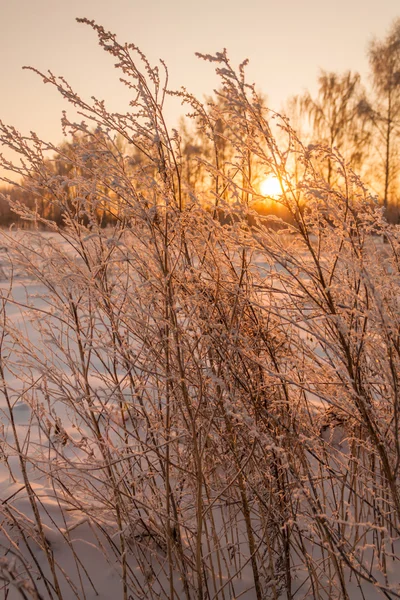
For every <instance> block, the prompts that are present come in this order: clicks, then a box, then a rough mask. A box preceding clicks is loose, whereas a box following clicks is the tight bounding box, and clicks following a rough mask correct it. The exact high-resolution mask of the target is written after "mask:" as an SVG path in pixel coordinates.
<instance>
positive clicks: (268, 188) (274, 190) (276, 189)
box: [260, 175, 282, 198]
mask: <svg viewBox="0 0 400 600" xmlns="http://www.w3.org/2000/svg"><path fill="white" fill-rule="evenodd" d="M260 194H261V195H262V196H265V197H268V198H278V197H279V196H282V186H281V184H280V182H279V179H278V178H277V177H276V176H275V175H268V177H266V178H265V179H264V180H263V181H262V182H261V183H260Z"/></svg>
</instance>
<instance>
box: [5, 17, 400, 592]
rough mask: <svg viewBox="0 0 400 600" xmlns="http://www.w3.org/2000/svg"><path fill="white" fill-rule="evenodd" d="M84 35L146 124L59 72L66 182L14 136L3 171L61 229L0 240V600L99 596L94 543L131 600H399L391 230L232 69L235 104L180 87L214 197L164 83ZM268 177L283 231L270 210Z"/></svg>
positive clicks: (224, 63) (219, 58)
mask: <svg viewBox="0 0 400 600" xmlns="http://www.w3.org/2000/svg"><path fill="white" fill-rule="evenodd" d="M85 22H86V23H88V24H89V25H90V26H91V27H92V28H93V29H94V30H95V31H96V33H97V35H98V37H99V41H100V44H101V45H102V47H103V48H104V49H105V50H106V51H107V52H109V53H111V54H112V55H113V56H114V57H115V59H116V61H117V67H118V68H119V69H120V70H121V72H122V79H123V81H124V83H125V84H126V85H127V86H128V87H129V88H130V90H131V91H132V97H133V100H132V106H131V111H130V112H129V113H128V114H115V113H110V112H108V111H107V108H106V107H105V105H104V104H103V103H102V102H100V101H97V100H95V99H94V100H93V102H92V103H91V104H88V103H86V102H85V101H83V100H82V99H81V98H80V97H79V96H78V95H76V94H75V93H74V92H73V90H72V89H71V88H70V87H69V86H68V84H67V83H66V82H65V81H64V80H63V79H58V78H56V77H55V76H53V75H52V74H51V73H49V74H47V75H44V76H43V78H44V81H45V82H48V83H50V84H52V85H54V86H56V87H57V89H58V90H59V91H60V92H61V94H63V96H65V97H66V99H67V100H68V101H69V102H71V103H72V104H73V105H74V106H75V107H76V108H77V109H78V110H79V112H80V113H81V114H82V115H83V118H84V121H82V122H79V123H75V122H70V121H69V120H68V118H67V116H66V115H64V118H63V124H64V128H65V131H66V132H67V133H68V134H69V135H70V139H71V140H72V143H71V146H70V148H71V151H70V152H69V154H68V156H62V158H63V160H65V161H66V162H67V163H68V164H69V166H70V168H69V169H68V172H67V173H66V174H65V175H57V176H55V175H54V171H53V170H52V169H51V168H50V164H49V162H48V161H47V159H45V156H46V157H47V156H48V150H51V151H52V152H53V153H55V156H56V158H55V159H54V160H56V159H57V157H58V158H60V154H61V155H62V152H63V150H62V148H59V149H58V148H57V147H55V146H52V145H51V144H46V143H44V142H43V141H41V140H39V139H38V138H37V137H36V136H34V135H33V134H32V135H31V136H30V137H24V136H22V135H20V134H19V133H18V132H17V131H16V130H15V129H13V128H11V127H7V126H5V125H4V124H2V125H1V129H0V139H1V141H2V142H3V143H5V144H8V145H9V146H10V147H12V148H14V150H16V151H17V152H18V153H19V154H20V156H21V157H22V159H23V163H21V166H13V165H11V164H10V163H8V164H7V165H6V166H8V168H9V169H10V170H14V171H16V172H18V173H19V174H20V175H21V176H23V180H22V181H23V184H20V185H23V186H24V187H27V188H29V190H30V191H31V192H32V191H33V192H34V193H35V195H36V197H37V198H38V202H40V199H41V198H42V197H43V196H44V195H46V198H49V197H50V198H51V199H52V202H53V203H54V204H55V205H56V206H58V207H59V208H60V210H62V213H63V218H64V222H65V225H64V227H61V228H60V227H58V226H57V225H56V224H55V223H53V222H52V221H50V220H46V219H45V218H44V217H43V216H41V215H39V214H38V213H36V212H35V211H32V210H29V209H27V208H26V207H24V205H23V204H21V205H19V206H16V205H15V206H14V208H15V210H17V211H18V212H19V213H20V214H21V215H22V216H23V217H24V218H25V219H27V220H31V221H33V222H34V224H36V225H38V224H40V223H43V224H45V225H46V226H47V229H48V230H50V231H51V232H52V233H51V234H49V233H43V232H41V231H39V230H37V229H36V230H35V229H33V230H31V231H26V232H13V231H5V232H2V234H1V235H2V246H3V247H4V248H5V249H6V250H7V252H4V253H3V254H4V256H7V260H6V259H5V260H4V268H3V271H4V273H5V274H6V275H7V278H6V279H4V278H3V281H2V285H1V291H2V305H1V315H2V328H1V338H0V348H1V358H0V384H1V396H2V398H1V411H2V412H1V419H2V422H3V432H2V441H1V453H2V454H1V457H2V461H3V468H4V471H7V473H8V474H6V476H5V477H6V478H8V482H9V484H8V485H9V488H8V492H9V493H5V494H4V498H3V499H2V502H1V508H0V515H1V531H0V542H1V552H2V558H1V559H0V579H1V581H2V590H3V591H2V594H3V597H4V598H13V597H18V594H20V596H22V597H23V598H46V599H47V598H57V599H61V598H63V599H70V598H92V597H95V596H96V593H97V592H98V593H101V592H102V590H100V589H97V586H98V581H97V578H96V577H97V575H98V573H96V569H95V570H94V572H93V569H92V570H91V566H90V564H88V560H89V559H88V553H89V550H85V545H83V546H82V544H81V542H82V538H83V537H84V533H82V531H84V532H86V534H87V536H88V541H87V548H89V546H90V548H92V547H96V548H97V550H98V553H99V556H100V555H102V556H104V564H105V565H106V564H109V565H111V566H112V568H113V570H114V572H116V573H117V574H118V578H117V579H116V580H115V581H116V582H117V583H116V587H115V589H114V593H115V595H114V596H113V597H115V598H119V597H120V598H123V599H124V600H127V599H128V598H132V599H133V598H135V599H139V598H151V599H156V598H157V599H159V598H164V599H166V598H168V599H171V600H173V599H178V598H179V599H180V598H182V599H186V600H192V599H195V598H196V599H198V600H201V599H204V600H205V599H207V600H208V599H209V600H211V599H213V600H217V599H218V600H219V599H225V600H228V599H231V598H239V597H241V598H248V599H253V598H256V599H257V600H261V599H265V598H272V599H278V598H288V599H295V598H296V599H297V598H298V599H300V598H317V599H327V600H328V599H334V598H337V599H339V598H340V599H349V598H374V597H375V596H376V597H386V598H398V597H400V577H399V572H400V569H399V557H400V554H399V539H398V538H399V533H400V521H399V517H400V488H399V467H400V441H399V400H400V399H399V394H400V389H399V352H400V338H399V335H400V329H399V325H400V319H399V314H400V311H399V308H400V307H399V257H398V252H399V230H398V227H397V226H389V225H388V224H387V223H386V222H385V220H384V218H383V216H382V211H381V209H379V208H378V207H377V206H376V204H375V203H374V202H373V200H372V199H371V197H370V195H369V193H368V190H367V189H366V188H365V187H364V186H363V184H362V182H361V181H360V180H359V178H358V177H357V176H356V175H355V174H354V173H353V172H352V171H351V170H350V169H349V167H348V166H347V165H346V163H345V161H344V160H343V159H342V157H341V156H340V155H339V154H338V153H337V152H335V151H333V150H327V149H326V148H322V147H319V146H312V147H304V146H303V145H302V143H301V141H300V140H299V139H298V138H297V136H296V133H295V132H294V131H293V130H292V129H291V127H290V123H289V122H288V121H287V120H286V119H285V118H284V117H281V116H279V115H276V114H273V113H272V112H271V111H268V110H267V109H265V108H264V106H263V102H261V101H260V99H259V98H258V96H257V94H256V93H255V91H254V88H253V87H252V86H249V85H248V84H247V83H246V81H245V72H244V69H245V65H244V64H243V65H241V66H240V68H239V71H238V73H236V72H235V71H234V70H233V69H232V67H231V65H230V62H229V60H228V58H227V55H226V53H225V52H223V53H217V54H216V55H215V56H204V57H203V58H205V59H208V60H210V61H212V62H214V63H215V65H216V67H217V72H218V74H219V76H220V79H221V88H220V91H219V101H218V102H216V103H214V104H213V105H205V106H204V105H203V104H201V103H200V102H198V101H197V100H196V99H195V98H194V97H192V96H191V95H190V94H188V93H187V92H186V91H185V90H183V91H181V92H179V93H178V95H179V96H180V98H181V100H182V101H183V102H184V103H187V104H188V105H189V106H190V110H191V111H192V113H193V118H194V122H195V124H196V126H197V127H198V128H199V130H200V131H201V132H202V135H203V139H205V142H204V143H206V144H208V148H209V152H208V155H207V156H208V158H207V159H201V165H199V160H198V159H196V156H193V161H192V165H191V166H190V169H189V171H188V172H189V174H190V173H193V172H195V170H196V169H199V168H200V167H201V172H202V186H201V189H200V190H199V189H198V188H196V186H194V185H193V184H192V182H191V180H190V177H187V175H186V168H185V169H183V166H182V164H183V163H182V153H181V146H182V144H181V139H180V137H179V136H178V134H177V133H175V132H173V133H172V134H171V133H170V132H169V130H168V129H167V126H166V124H165V121H164V116H163V115H164V112H163V107H164V101H165V97H166V94H167V93H170V92H168V90H167V82H166V80H167V71H166V69H165V71H164V75H162V73H161V72H160V71H159V69H158V68H157V67H156V68H153V67H152V66H151V65H150V64H149V63H148V62H147V60H146V58H145V57H144V56H143V54H141V52H140V51H139V50H138V49H137V48H136V47H135V46H133V45H120V44H119V43H118V41H117V40H116V38H115V36H114V35H112V34H110V33H108V32H106V31H105V30H104V29H103V28H102V27H99V26H97V25H96V24H95V23H93V22H88V21H85ZM138 155H140V156H141V157H142V158H141V160H137V159H135V158H134V157H135V156H136V157H137V156H138ZM326 161H329V165H330V169H332V172H333V171H334V172H335V178H334V179H335V185H334V187H332V185H331V184H328V182H327V180H326V179H324V178H323V177H322V175H321V173H323V172H324V171H325V170H326V169H323V168H322V167H323V165H326ZM4 163H5V161H3V164H4ZM191 169H192V170H191ZM256 170H257V172H264V173H265V174H267V173H273V174H275V176H276V177H277V178H278V180H279V182H280V184H281V192H282V193H281V195H280V198H279V203H280V205H281V206H282V210H284V214H285V219H284V220H283V219H280V218H278V217H276V216H274V217H272V216H268V215H264V216H261V215H260V214H259V213H258V212H257V211H255V210H254V206H256V205H257V202H259V201H260V197H259V195H258V194H257V190H256V189H255V186H254V173H255V171H256ZM99 209H101V210H106V211H110V212H111V213H112V215H113V217H114V225H113V226H112V227H109V228H107V229H103V228H101V226H100V223H99V218H98V215H99ZM383 238H384V242H385V243H383V241H382V240H383ZM20 282H31V283H32V282H33V283H34V285H35V286H36V288H35V289H36V290H37V295H36V296H29V297H27V298H26V299H25V300H24V299H21V297H20V296H18V294H17V291H16V290H18V289H19V287H21V285H22V284H21V283H20ZM26 285H27V284H26ZM18 286H19V287H18ZM21 307H22V308H21ZM17 308H19V309H21V310H23V311H24V316H25V319H26V323H27V324H28V323H29V327H30V328H31V329H30V331H31V332H32V331H34V332H35V334H34V335H33V334H31V335H24V331H25V329H24V327H21V326H20V324H18V323H17V322H16V321H15V319H13V315H14V314H15V311H16V309H17ZM27 327H28V325H27ZM21 406H22V407H25V408H24V410H25V409H26V410H27V411H28V414H29V417H28V426H27V427H25V428H21V427H19V426H18V414H19V413H18V410H20V409H21ZM3 489H5V488H3ZM80 532H81V533H80ZM90 536H91V537H90ZM89 537H90V540H89ZM61 547H62V548H63V551H62V552H61V550H60V548H61ZM65 556H67V557H68V561H67V562H66V563H63V558H62V557H65ZM98 560H100V559H98ZM101 564H103V563H101ZM66 565H67V566H66ZM68 565H69V566H68ZM12 594H16V595H15V596H13V595H12ZM109 597H110V596H109Z"/></svg>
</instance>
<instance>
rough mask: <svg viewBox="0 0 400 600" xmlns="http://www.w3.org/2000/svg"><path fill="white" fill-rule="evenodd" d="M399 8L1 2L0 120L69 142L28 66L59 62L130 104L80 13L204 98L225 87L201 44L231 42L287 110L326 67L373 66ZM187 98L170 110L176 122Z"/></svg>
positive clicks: (203, 1)
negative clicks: (371, 50) (375, 50)
mask: <svg viewBox="0 0 400 600" xmlns="http://www.w3.org/2000/svg"><path fill="white" fill-rule="evenodd" d="M396 16H400V4H399V2H398V1H396V0H379V2H378V1H377V0H335V1H332V2H327V1H325V0H286V1H285V0H242V1H240V0H198V1H193V0H140V1H139V0H0V81H1V83H2V86H1V94H0V118H1V119H2V120H3V121H5V122H6V123H9V124H13V125H15V126H16V127H17V128H18V129H20V130H22V131H23V132H29V131H30V130H34V131H36V132H37V133H38V134H39V135H41V136H42V137H44V138H46V139H50V140H51V141H54V142H56V141H58V140H61V127H60V117H61V110H62V109H63V108H68V107H66V106H65V103H64V102H63V101H61V99H59V98H58V95H57V92H56V91H55V90H54V89H51V88H50V87H49V86H45V85H43V84H42V82H41V81H40V80H39V78H38V77H37V76H35V74H33V73H32V72H29V71H22V70H21V67H22V66H23V65H31V66H34V67H37V68H39V69H41V70H45V69H47V68H49V69H51V70H52V71H54V72H55V73H56V74H58V75H64V76H65V77H66V78H67V80H68V81H69V83H71V85H72V87H73V88H74V89H75V90H76V91H78V92H80V93H81V94H82V95H83V96H85V97H87V98H89V97H90V96H91V95H96V96H97V97H99V98H102V99H104V100H106V103H108V104H109V105H110V107H111V108H112V109H117V108H120V109H121V110H124V109H125V108H126V99H127V97H126V95H125V96H124V95H122V96H121V86H120V85H119V84H118V82H117V78H116V72H115V70H114V69H113V66H112V61H111V59H110V57H109V56H107V55H105V54H104V52H102V50H101V49H100V48H99V47H98V45H97V40H96V37H95V34H94V32H93V31H92V30H90V29H89V28H88V27H87V26H84V25H80V24H78V23H76V22H75V17H88V18H90V19H95V20H96V21H97V22H99V23H100V24H102V25H103V26H104V27H105V28H106V29H108V30H111V31H113V32H114V33H117V34H118V36H119V38H120V40H121V41H132V42H134V43H136V44H137V45H139V46H140V47H141V48H142V50H143V51H144V52H145V53H146V54H147V55H148V57H149V58H150V59H151V60H152V61H155V60H157V59H158V58H159V57H162V58H164V59H165V61H166V62H167V64H168V66H169V69H170V75H171V79H170V81H171V85H172V86H174V87H179V86H180V85H185V86H186V88H187V89H188V90H189V91H192V92H194V93H195V94H196V95H198V96H200V97H201V96H203V95H204V94H210V93H211V92H212V90H213V88H214V87H215V85H216V79H215V77H214V76H213V65H212V64H210V63H202V62H201V61H199V59H197V58H196V57H195V56H194V53H195V52H196V51H200V52H210V53H212V52H214V51H216V50H220V49H222V48H223V47H226V48H227V49H228V52H229V53H230V55H231V57H232V60H233V61H234V62H235V63H238V62H240V61H241V60H242V59H243V58H249V59H250V67H249V70H248V73H249V79H250V80H251V81H255V82H256V83H257V87H258V89H260V90H262V91H263V92H264V93H265V94H267V96H268V98H269V105H270V106H271V107H272V108H275V109H278V110H279V109H281V107H282V104H283V103H284V101H285V100H286V99H287V98H288V96H290V95H292V94H296V93H301V92H302V91H303V90H304V89H305V88H309V89H311V90H313V89H314V90H315V85H316V84H315V82H316V77H317V75H318V72H319V69H320V68H324V69H326V70H335V71H343V70H346V69H352V70H358V71H360V72H361V73H362V75H365V76H366V73H367V59H366V56H365V50H366V47H367V44H368V41H369V40H370V39H371V38H372V37H373V36H374V35H376V36H378V37H383V36H384V35H385V33H386V31H387V29H388V28H389V26H390V24H391V22H392V20H393V19H394V18H395V17H396ZM179 111H180V109H179V106H178V105H177V106H171V107H170V108H169V114H168V115H167V116H168V117H169V120H170V123H171V124H172V125H173V126H174V125H176V121H177V117H178V115H179Z"/></svg>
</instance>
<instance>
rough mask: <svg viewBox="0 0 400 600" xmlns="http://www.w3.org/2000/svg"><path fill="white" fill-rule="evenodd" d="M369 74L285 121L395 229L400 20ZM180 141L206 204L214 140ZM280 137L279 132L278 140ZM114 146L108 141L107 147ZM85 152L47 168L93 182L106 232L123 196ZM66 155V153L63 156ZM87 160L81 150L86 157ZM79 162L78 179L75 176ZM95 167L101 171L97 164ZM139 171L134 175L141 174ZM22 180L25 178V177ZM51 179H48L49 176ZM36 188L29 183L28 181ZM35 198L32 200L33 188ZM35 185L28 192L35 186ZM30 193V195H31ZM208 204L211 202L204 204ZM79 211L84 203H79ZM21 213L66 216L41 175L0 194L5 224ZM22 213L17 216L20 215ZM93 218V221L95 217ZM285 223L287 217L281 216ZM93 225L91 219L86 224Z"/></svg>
mask: <svg viewBox="0 0 400 600" xmlns="http://www.w3.org/2000/svg"><path fill="white" fill-rule="evenodd" d="M368 59H369V74H368V78H367V82H366V83H364V82H363V81H362V79H361V76H360V75H359V73H357V72H351V71H346V72H344V73H335V72H327V71H324V70H322V71H321V72H320V75H319V77H318V90H317V93H316V95H315V96H312V95H311V94H310V93H309V92H306V93H304V94H303V95H298V96H295V97H292V98H290V100H288V101H287V103H286V107H285V110H284V111H283V112H284V114H286V115H287V117H288V118H289V119H290V125H291V127H293V129H294V130H296V131H297V133H298V135H299V138H300V139H301V140H302V142H303V144H304V145H305V147H307V146H309V147H310V148H315V146H318V145H321V147H325V148H326V147H329V148H333V149H335V151H338V152H339V153H340V154H341V155H342V156H343V157H344V159H345V160H346V161H347V162H348V163H349V164H350V165H351V167H352V168H353V169H354V171H355V172H356V173H357V174H359V175H360V176H361V178H362V180H363V181H364V183H365V184H366V186H367V187H368V189H369V190H370V192H371V194H372V196H373V197H375V198H376V199H377V201H378V202H379V203H380V204H381V205H382V206H383V207H384V210H385V214H386V218H387V220H388V221H389V222H391V223H399V222H400V18H399V19H396V20H395V21H394V22H393V23H392V25H391V28H390V29H389V31H388V33H387V35H386V36H385V37H384V38H383V39H374V40H372V41H371V42H370V43H369V46H368ZM223 102H226V99H225V100H222V99H221V96H220V95H219V93H218V91H217V92H216V94H215V96H214V97H213V98H209V99H208V104H209V106H215V107H216V109H218V110H219V111H220V112H221V114H223V112H224V106H223ZM178 129H179V131H178V132H177V133H176V141H177V143H178V145H179V148H180V165H179V167H180V169H181V171H182V172H184V176H185V180H186V181H187V189H186V191H185V193H186V194H187V195H188V196H190V195H191V194H196V195H197V197H201V196H202V190H203V189H204V190H206V187H207V186H206V185H205V183H206V178H207V175H206V170H205V168H204V164H205V162H206V161H207V160H208V157H209V155H210V153H211V152H212V149H211V148H210V143H209V140H208V139H207V136H206V135H205V134H204V132H203V131H202V129H201V127H196V122H194V124H193V121H192V122H189V121H187V120H183V119H182V120H181V123H180V126H179V128H178ZM224 129H225V124H224V121H223V119H221V120H220V121H219V131H216V132H215V134H216V139H217V140H218V144H219V148H218V150H219V155H220V157H221V159H222V161H223V162H224V163H225V164H226V165H229V164H230V160H231V158H232V157H231V156H229V154H228V150H227V148H228V146H229V144H227V143H226V141H227V137H226V135H225V131H224ZM278 135H279V132H278ZM109 143H110V141H109V140H108V141H107V142H106V141H105V145H106V144H109ZM80 144H86V141H85V138H84V136H81V137H79V135H77V136H76V137H75V138H74V139H72V140H71V139H70V140H69V141H67V142H64V143H63V144H62V146H61V147H57V148H56V147H54V149H55V150H57V151H56V152H55V153H54V156H55V157H56V158H54V159H51V158H49V159H48V160H47V163H46V164H47V169H48V170H50V171H51V172H52V173H53V174H54V178H55V179H56V178H57V177H60V181H61V179H62V178H64V177H65V176H66V175H67V176H69V177H71V178H72V179H73V177H74V176H79V177H82V175H83V176H85V177H87V179H88V181H90V182H91V183H93V201H94V203H95V204H96V206H95V207H94V213H93V214H95V215H96V219H97V220H98V222H99V223H100V224H101V225H102V226H106V225H107V224H110V223H112V222H113V221H115V219H116V218H118V210H119V209H118V191H117V190H116V186H113V184H112V182H110V185H109V187H107V186H106V187H105V186H104V184H103V183H102V185H101V189H99V185H98V182H97V181H96V173H95V171H94V170H93V169H92V167H91V157H90V149H89V151H88V159H87V169H86V170H85V171H84V172H83V171H82V168H81V162H80V161H76V160H75V158H74V157H75V156H76V155H77V152H78V150H77V147H78V146H79V145H80ZM112 144H113V145H116V146H118V151H119V152H120V153H125V152H130V153H131V150H129V151H127V150H126V146H125V145H124V141H123V140H122V138H121V139H115V140H113V142H112ZM60 150H61V151H60ZM81 153H82V148H80V151H79V155H81ZM125 159H126V164H127V169H129V168H132V167H134V170H135V172H137V168H138V167H139V168H142V169H144V170H146V169H147V168H149V167H148V165H147V164H146V157H145V156H143V155H140V153H138V154H137V155H132V154H130V155H129V156H128V155H126V156H125ZM324 160H325V164H324V165H323V169H324V177H325V179H326V181H327V183H328V185H333V184H335V177H336V174H335V172H334V170H333V168H332V165H333V161H330V160H329V158H328V159H327V158H326V157H325V159H324ZM78 162H79V165H80V166H79V173H78V172H76V168H77V164H78ZM93 164H94V163H93ZM292 168H293V177H294V178H295V176H296V165H293V166H292ZM134 170H132V173H133V172H134ZM18 172H19V173H21V170H20V169H18ZM253 172H254V178H255V179H254V181H253V182H250V184H251V185H256V184H255V183H254V182H255V181H257V179H258V180H260V178H261V177H262V174H260V173H257V165H256V164H255V165H254V171H253ZM47 174H48V173H47ZM28 180H29V181H28ZM35 182H37V186H36V187H35V185H34V186H33V187H34V188H35V189H36V191H35V192H32V183H34V184H35ZM28 183H29V185H26V184H28ZM28 190H29V191H28ZM68 194H69V195H70V203H71V206H72V205H74V203H75V204H76V203H77V201H76V198H75V192H74V186H73V185H72V184H71V187H70V189H69V190H68ZM204 202H205V203H207V198H204ZM78 204H79V202H78ZM278 204H279V203H278V202H275V203H274V202H269V203H263V202H262V201H261V200H260V202H258V204H257V203H256V204H255V208H256V210H258V211H261V212H269V213H274V212H279V207H278ZM21 206H26V207H28V208H29V209H30V210H31V211H35V212H36V214H37V215H38V217H44V218H45V219H51V220H53V221H54V222H55V223H57V224H58V225H62V223H63V212H62V209H61V208H60V206H59V205H58V204H57V201H55V200H54V199H53V197H52V194H51V192H50V191H48V190H46V188H45V187H43V186H42V185H41V176H40V173H39V172H35V171H32V170H31V171H30V172H26V173H25V174H24V176H23V177H22V178H20V180H19V181H18V183H17V184H16V185H7V184H3V186H2V187H0V224H1V225H3V226H9V225H10V224H12V223H17V222H18V221H20V220H21V215H22V213H23V212H24V211H23V209H22V211H21ZM15 209H17V212H15ZM92 216H93V215H92ZM280 216H283V217H284V215H282V214H281V215H280ZM87 218H92V217H87Z"/></svg>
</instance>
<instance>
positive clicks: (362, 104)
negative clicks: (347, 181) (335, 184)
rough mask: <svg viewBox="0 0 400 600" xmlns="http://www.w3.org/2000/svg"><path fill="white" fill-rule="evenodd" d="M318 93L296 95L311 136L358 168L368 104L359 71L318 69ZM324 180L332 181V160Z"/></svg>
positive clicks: (365, 147) (364, 143)
mask: <svg viewBox="0 0 400 600" xmlns="http://www.w3.org/2000/svg"><path fill="white" fill-rule="evenodd" d="M318 86H319V87H318V93H317V97H316V98H313V97H312V96H311V94H310V93H309V92H307V93H306V94H305V95H304V96H302V97H299V98H298V99H297V103H298V104H299V108H300V110H301V111H302V112H303V116H306V118H308V120H309V123H310V125H311V138H312V141H313V142H315V143H321V144H324V145H326V146H328V147H329V148H337V149H338V150H339V151H340V152H341V153H342V154H343V155H344V156H345V157H346V159H347V160H349V161H350V163H351V165H352V166H353V167H354V168H356V169H359V168H360V167H361V165H362V163H363V160H364V157H365V155H366V153H367V151H368V143H369V139H370V131H369V128H368V115H369V108H368V106H369V105H368V103H367V100H366V95H365V90H364V88H363V86H362V84H361V80H360V75H359V74H358V73H351V72H350V71H347V72H346V73H343V74H342V75H340V74H338V73H333V72H326V71H322V72H321V74H320V76H319V77H318ZM327 163H328V164H327V181H328V183H331V182H332V176H333V173H332V160H330V159H329V157H328V161H327Z"/></svg>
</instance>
